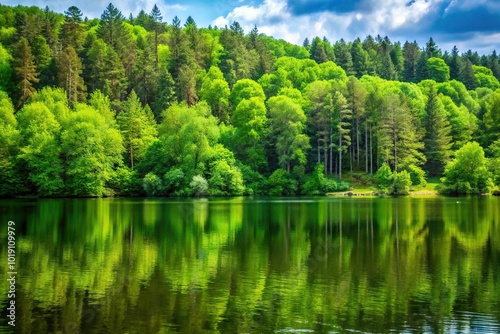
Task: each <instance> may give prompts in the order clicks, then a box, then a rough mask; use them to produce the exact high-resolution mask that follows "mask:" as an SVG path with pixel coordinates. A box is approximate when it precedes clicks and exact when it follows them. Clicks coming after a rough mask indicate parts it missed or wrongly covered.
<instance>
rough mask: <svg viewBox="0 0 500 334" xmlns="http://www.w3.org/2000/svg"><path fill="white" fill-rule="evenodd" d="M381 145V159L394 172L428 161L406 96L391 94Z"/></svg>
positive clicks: (384, 112)
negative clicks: (423, 152)
mask: <svg viewBox="0 0 500 334" xmlns="http://www.w3.org/2000/svg"><path fill="white" fill-rule="evenodd" d="M379 122H380V123H379V126H378V131H377V143H378V152H379V157H380V158H381V159H382V162H385V163H388V164H389V165H390V166H391V167H392V169H393V171H396V172H397V171H398V170H402V169H404V168H405V167H408V166H410V165H412V164H414V165H420V164H421V163H422V162H423V161H425V157H424V156H423V154H422V152H421V150H422V149H423V143H422V141H421V138H419V136H418V133H417V132H416V131H415V128H416V126H415V119H414V116H413V115H412V113H411V112H410V110H409V108H408V104H407V102H406V101H405V99H404V97H401V96H399V95H396V94H388V95H387V96H386V97H385V99H384V105H383V107H382V110H381V114H380V121H379Z"/></svg>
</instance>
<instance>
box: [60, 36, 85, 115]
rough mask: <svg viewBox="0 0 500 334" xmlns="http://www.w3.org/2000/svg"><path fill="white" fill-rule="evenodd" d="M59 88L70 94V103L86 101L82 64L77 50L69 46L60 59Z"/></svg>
mask: <svg viewBox="0 0 500 334" xmlns="http://www.w3.org/2000/svg"><path fill="white" fill-rule="evenodd" d="M58 70H59V71H58V79H59V86H60V87H62V88H64V89H65V90H66V92H67V94H68V103H69V104H70V105H73V103H75V102H80V101H83V100H85V91H86V88H85V84H84V82H83V78H82V62H81V61H80V58H79V57H78V55H77V53H76V51H75V49H74V48H73V47H72V46H71V45H67V46H66V47H65V48H64V50H63V52H62V53H61V54H60V55H59V58H58Z"/></svg>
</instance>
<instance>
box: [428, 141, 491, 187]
mask: <svg viewBox="0 0 500 334" xmlns="http://www.w3.org/2000/svg"><path fill="white" fill-rule="evenodd" d="M455 156H456V158H455V159H454V160H453V161H451V162H450V163H448V165H447V166H446V169H445V171H444V177H443V178H441V184H439V185H438V187H437V189H438V190H439V192H441V193H444V194H454V195H458V194H479V193H490V192H491V191H492V190H493V188H494V184H493V180H492V178H491V174H490V170H488V167H489V166H488V159H486V158H485V156H484V151H483V148H482V147H481V146H479V144H478V143H476V142H471V143H467V144H465V145H464V146H462V148H460V149H459V150H458V151H457V152H456V154H455ZM490 168H491V167H490Z"/></svg>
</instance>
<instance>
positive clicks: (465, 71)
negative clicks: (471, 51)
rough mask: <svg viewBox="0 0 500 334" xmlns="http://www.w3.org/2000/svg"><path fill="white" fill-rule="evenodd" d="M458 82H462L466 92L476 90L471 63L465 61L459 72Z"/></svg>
mask: <svg viewBox="0 0 500 334" xmlns="http://www.w3.org/2000/svg"><path fill="white" fill-rule="evenodd" d="M460 81H462V82H463V84H464V85H465V87H466V88H467V89H468V90H473V89H476V87H477V83H476V77H475V76H474V69H473V68H472V62H471V61H470V60H469V59H466V60H465V63H464V64H463V66H462V69H461V71H460Z"/></svg>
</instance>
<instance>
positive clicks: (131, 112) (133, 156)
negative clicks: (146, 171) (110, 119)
mask: <svg viewBox="0 0 500 334" xmlns="http://www.w3.org/2000/svg"><path fill="white" fill-rule="evenodd" d="M117 122H118V125H119V126H120V131H121V133H122V136H123V145H124V147H125V150H126V152H127V155H128V160H129V161H130V168H131V169H132V170H134V165H135V163H136V161H140V160H141V159H142V158H143V157H144V155H145V154H146V150H147V148H148V147H149V145H151V143H152V142H153V141H154V140H155V139H156V137H157V135H158V131H157V128H156V122H155V119H154V116H153V113H152V112H151V109H150V108H149V107H148V106H146V107H145V108H143V107H142V105H141V102H140V101H139V98H138V96H137V94H136V93H135V91H133V90H132V93H130V95H129V97H128V99H127V100H126V101H124V102H123V103H122V110H121V111H120V113H119V114H118V116H117Z"/></svg>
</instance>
